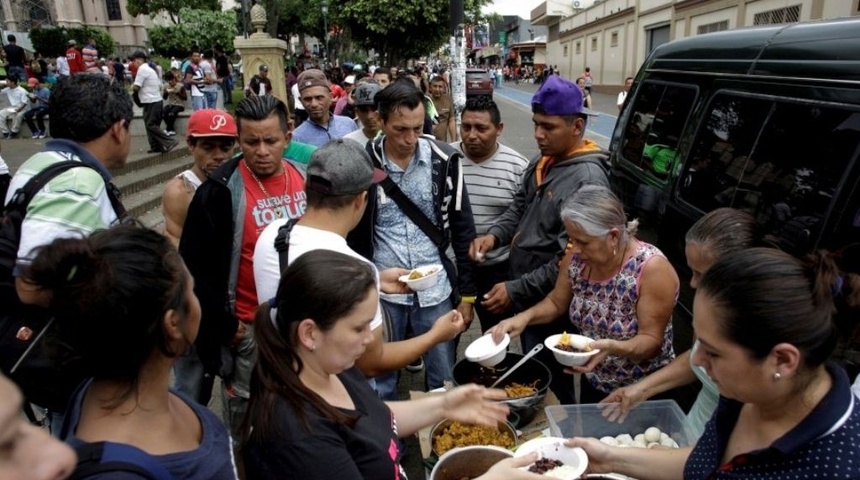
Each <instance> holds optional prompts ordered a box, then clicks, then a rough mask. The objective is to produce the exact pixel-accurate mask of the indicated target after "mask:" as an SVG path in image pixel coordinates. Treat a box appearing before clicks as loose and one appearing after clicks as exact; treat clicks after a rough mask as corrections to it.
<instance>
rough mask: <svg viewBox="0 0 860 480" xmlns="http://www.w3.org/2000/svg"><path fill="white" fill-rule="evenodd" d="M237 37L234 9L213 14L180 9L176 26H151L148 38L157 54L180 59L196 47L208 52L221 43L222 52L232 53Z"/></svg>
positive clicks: (205, 11) (213, 12)
mask: <svg viewBox="0 0 860 480" xmlns="http://www.w3.org/2000/svg"><path fill="white" fill-rule="evenodd" d="M236 34H237V32H236V12H235V11H234V10H228V11H224V12H222V11H217V12H216V11H211V10H195V9H191V8H182V9H181V10H180V11H179V23H178V24H176V25H171V26H169V27H153V28H152V29H150V31H149V38H150V40H151V41H152V48H154V49H155V51H156V52H158V53H159V54H161V55H164V56H167V57H169V56H175V57H177V58H183V57H185V56H187V55H188V52H189V51H190V50H191V47H192V46H195V45H197V46H198V47H200V49H201V50H207V49H211V48H212V47H214V46H215V45H218V44H220V45H222V46H223V47H224V50H225V51H227V52H231V51H233V38H234V37H235V36H236Z"/></svg>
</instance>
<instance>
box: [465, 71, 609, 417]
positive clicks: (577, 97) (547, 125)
mask: <svg viewBox="0 0 860 480" xmlns="http://www.w3.org/2000/svg"><path fill="white" fill-rule="evenodd" d="M588 115H593V113H592V112H591V111H590V110H588V109H586V108H584V107H583V105H582V91H581V90H580V89H579V87H577V86H576V85H575V84H574V83H573V82H571V81H569V80H565V79H563V78H561V77H559V76H555V75H553V76H551V77H549V78H547V80H546V82H544V84H543V85H542V86H541V88H540V89H539V90H538V91H537V93H535V95H534V97H532V122H533V123H534V126H535V140H536V141H537V144H538V147H539V148H540V153H541V156H540V157H539V158H538V159H537V160H536V161H534V162H532V163H531V165H530V166H529V168H528V170H526V173H525V178H524V179H523V185H522V187H521V189H520V191H519V192H518V193H517V195H516V196H515V197H514V201H513V203H512V204H511V206H510V208H508V210H507V212H505V213H504V214H503V215H502V216H501V217H500V218H499V219H498V220H497V221H496V224H495V225H494V226H492V227H490V229H489V230H488V232H487V234H486V235H483V236H480V237H478V238H476V239H475V241H474V242H472V246H471V248H470V249H469V255H470V256H471V257H472V259H473V260H475V261H479V259H482V258H483V257H484V254H485V253H486V252H489V251H491V250H493V249H494V248H498V247H501V246H505V245H508V246H509V250H510V257H509V261H510V270H509V274H508V278H509V279H510V280H508V281H506V282H500V283H497V284H496V285H495V286H494V287H493V288H492V289H491V290H490V291H489V292H487V293H486V294H485V295H484V296H483V298H482V299H480V300H481V304H482V306H483V307H484V308H486V309H487V310H488V311H490V312H492V313H494V314H504V313H507V314H510V315H513V314H515V313H516V312H521V311H524V310H526V309H528V308H529V307H531V306H533V305H534V304H536V303H537V302H539V301H540V300H541V299H543V298H544V297H545V296H546V295H547V294H548V293H549V292H550V291H551V290H552V288H553V286H554V284H555V279H556V277H557V276H558V268H559V266H558V262H559V260H561V258H562V256H563V255H564V252H565V249H566V247H567V245H568V238H567V233H566V232H565V229H564V223H562V220H561V218H560V216H559V211H560V209H561V204H562V203H563V202H564V200H565V199H566V198H567V197H568V196H569V195H571V194H573V193H574V192H576V191H577V190H579V188H580V187H582V186H583V185H603V186H606V187H608V186H609V179H608V176H607V174H608V160H609V152H606V151H604V150H601V149H600V148H599V147H598V146H597V144H596V143H594V142H592V141H590V140H585V138H583V137H584V135H585V126H586V123H587V121H588ZM565 326H566V327H567V329H568V330H570V322H569V321H568V320H567V319H566V318H562V319H558V320H556V321H555V322H553V323H551V324H548V325H537V326H530V327H528V328H526V330H525V331H524V332H523V335H522V342H523V351H528V350H530V349H531V348H532V347H534V346H535V345H537V344H538V343H542V342H543V340H544V339H545V338H546V337H547V336H549V335H551V334H554V333H561V332H562V331H563V330H564V329H565ZM543 353H548V352H546V351H544V352H541V354H543ZM538 356H539V357H540V356H541V355H540V354H539V355H538ZM544 362H545V364H546V365H548V366H551V369H553V370H554V371H553V382H552V383H553V384H552V389H553V391H554V392H555V394H556V396H557V397H558V399H559V401H560V402H561V403H562V404H566V403H574V398H575V397H574V396H573V382H571V381H570V377H569V376H567V375H565V374H563V373H562V371H561V370H562V368H561V366H560V364H559V363H558V362H556V361H554V360H553V359H552V358H551V356H550V357H549V358H545V359H544Z"/></svg>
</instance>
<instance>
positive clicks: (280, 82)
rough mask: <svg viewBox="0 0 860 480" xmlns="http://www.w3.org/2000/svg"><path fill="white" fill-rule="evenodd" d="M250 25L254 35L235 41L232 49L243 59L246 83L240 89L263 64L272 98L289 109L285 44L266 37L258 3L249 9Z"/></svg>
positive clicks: (263, 8) (243, 76)
mask: <svg viewBox="0 0 860 480" xmlns="http://www.w3.org/2000/svg"><path fill="white" fill-rule="evenodd" d="M251 25H252V26H253V27H254V30H255V31H254V33H252V34H251V35H250V36H249V37H248V38H245V37H236V38H235V39H234V40H233V46H234V47H236V49H237V50H239V53H240V54H241V55H242V81H243V82H244V83H245V84H244V85H242V88H245V87H246V86H247V85H248V82H250V81H251V77H253V76H254V75H256V74H257V73H258V72H259V71H260V65H263V64H265V65H266V66H268V67H269V80H271V81H272V95H274V96H276V97H278V98H279V99H281V100H282V101H284V102H285V103H287V105H289V103H288V102H289V98H288V96H287V83H286V76H285V75H284V55H286V53H287V42H285V41H283V40H280V39H278V38H272V37H271V36H270V35H269V34H268V33H266V8H265V7H263V6H262V5H261V4H260V2H259V1H257V2H256V3H255V4H254V6H253V7H251ZM290 110H292V108H290Z"/></svg>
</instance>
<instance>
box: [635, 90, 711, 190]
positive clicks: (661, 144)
mask: <svg viewBox="0 0 860 480" xmlns="http://www.w3.org/2000/svg"><path fill="white" fill-rule="evenodd" d="M695 98H696V88H695V87H693V86H682V85H675V84H664V83H657V82H645V83H643V84H642V86H641V87H639V89H638V92H637V93H636V99H634V101H633V102H632V103H631V105H632V108H633V111H632V113H631V114H630V117H628V118H629V120H628V123H627V128H626V129H625V133H624V143H623V144H622V147H621V157H622V158H623V159H624V160H626V161H628V162H630V163H632V164H633V165H635V166H637V167H639V168H641V169H643V170H646V171H649V172H651V173H652V174H654V175H655V176H657V177H658V178H662V179H665V178H667V177H668V176H669V174H670V173H673V172H674V170H675V167H676V163H677V157H678V139H679V138H680V137H681V132H682V131H683V130H684V125H685V124H686V123H687V116H688V115H689V114H690V110H691V109H692V106H693V101H694V100H695Z"/></svg>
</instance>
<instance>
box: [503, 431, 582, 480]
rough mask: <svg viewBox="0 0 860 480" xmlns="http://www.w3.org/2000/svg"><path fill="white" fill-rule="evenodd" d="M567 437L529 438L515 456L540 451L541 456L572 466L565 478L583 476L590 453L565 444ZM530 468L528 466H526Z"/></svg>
mask: <svg viewBox="0 0 860 480" xmlns="http://www.w3.org/2000/svg"><path fill="white" fill-rule="evenodd" d="M564 442H565V439H564V438H558V437H540V438H535V439H532V440H529V441H528V442H526V443H524V444H522V445H520V446H519V447H518V448H517V451H516V453H515V454H514V456H515V457H517V458H519V457H524V456H526V455H528V454H530V453H532V452H538V453H539V454H540V458H551V459H553V460H558V461H559V462H561V463H562V464H564V466H566V467H570V475H569V476H565V478H564V480H574V479H576V478H579V477H580V476H582V474H583V473H585V470H586V469H587V468H588V455H586V454H585V450H583V449H581V448H579V447H577V448H571V447H567V446H565V445H564ZM524 468H525V469H528V467H524Z"/></svg>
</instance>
